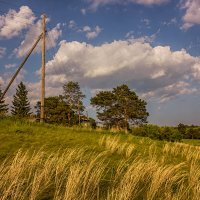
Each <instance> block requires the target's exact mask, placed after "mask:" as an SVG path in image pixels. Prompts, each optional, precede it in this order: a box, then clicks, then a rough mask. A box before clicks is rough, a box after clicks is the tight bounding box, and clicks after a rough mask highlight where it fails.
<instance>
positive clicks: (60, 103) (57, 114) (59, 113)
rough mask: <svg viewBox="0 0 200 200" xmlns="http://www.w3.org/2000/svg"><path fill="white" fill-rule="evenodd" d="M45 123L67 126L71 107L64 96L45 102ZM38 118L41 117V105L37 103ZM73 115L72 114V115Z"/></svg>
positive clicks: (48, 98) (50, 98)
mask: <svg viewBox="0 0 200 200" xmlns="http://www.w3.org/2000/svg"><path fill="white" fill-rule="evenodd" d="M44 105H45V107H44V110H45V121H46V122H47V123H56V124H66V123H67V114H68V113H69V112H70V109H69V106H68V105H67V104H66V102H65V101H64V100H63V97H62V96H53V97H47V98H45V100H44ZM35 109H36V116H37V117H38V118H39V117H40V110H41V103H40V101H38V102H37V104H36V106H35ZM71 115H72V114H71Z"/></svg>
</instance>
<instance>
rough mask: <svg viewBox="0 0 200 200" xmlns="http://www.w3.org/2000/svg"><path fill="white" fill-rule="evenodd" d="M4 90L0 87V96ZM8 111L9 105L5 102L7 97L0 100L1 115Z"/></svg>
mask: <svg viewBox="0 0 200 200" xmlns="http://www.w3.org/2000/svg"><path fill="white" fill-rule="evenodd" d="M2 94H3V93H2V91H1V89H0V97H1V96H2ZM7 112H8V105H7V104H6V103H5V99H4V98H3V99H2V100H0V116H4V115H6V114H7Z"/></svg>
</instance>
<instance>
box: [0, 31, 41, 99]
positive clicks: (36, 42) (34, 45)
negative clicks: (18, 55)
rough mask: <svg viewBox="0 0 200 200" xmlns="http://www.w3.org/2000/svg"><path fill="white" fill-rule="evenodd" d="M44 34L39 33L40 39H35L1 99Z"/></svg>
mask: <svg viewBox="0 0 200 200" xmlns="http://www.w3.org/2000/svg"><path fill="white" fill-rule="evenodd" d="M42 35H43V33H42V34H40V35H39V37H38V39H37V40H36V41H35V43H34V44H33V46H32V48H31V49H30V51H29V52H28V54H27V55H26V57H25V58H24V60H23V61H22V63H21V64H20V66H19V68H18V69H17V71H16V72H15V74H14V75H13V77H12V78H11V80H10V82H9V84H8V86H7V87H6V89H5V91H4V92H3V94H2V95H1V97H0V101H1V100H2V99H3V98H4V96H5V94H6V93H7V91H8V89H9V88H10V86H11V85H12V83H13V81H14V80H15V78H16V77H17V75H18V74H19V72H20V70H21V69H22V67H23V66H24V64H25V63H26V61H27V60H28V58H29V56H30V55H31V53H32V52H33V50H34V49H35V47H36V46H37V44H38V42H39V41H40V39H41V38H42Z"/></svg>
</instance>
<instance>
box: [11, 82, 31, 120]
mask: <svg viewBox="0 0 200 200" xmlns="http://www.w3.org/2000/svg"><path fill="white" fill-rule="evenodd" d="M12 104H13V106H12V110H11V113H12V115H14V116H17V117H28V116H30V114H31V107H30V102H29V100H28V91H27V89H26V86H25V85H24V84H23V82H21V83H20V84H19V85H18V86H17V89H16V94H15V95H14V97H13V102H12Z"/></svg>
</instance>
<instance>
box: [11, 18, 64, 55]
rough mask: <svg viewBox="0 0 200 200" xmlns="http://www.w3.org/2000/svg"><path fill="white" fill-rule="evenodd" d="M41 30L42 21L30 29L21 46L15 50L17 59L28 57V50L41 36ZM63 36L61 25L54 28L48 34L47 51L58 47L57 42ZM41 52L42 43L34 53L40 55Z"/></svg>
mask: <svg viewBox="0 0 200 200" xmlns="http://www.w3.org/2000/svg"><path fill="white" fill-rule="evenodd" d="M48 22H49V19H47V23H48ZM41 30H42V21H41V19H40V20H38V21H37V22H36V23H35V24H33V25H32V26H31V27H30V28H29V30H28V32H27V33H26V35H25V39H24V40H23V41H22V42H21V44H20V46H19V47H18V48H15V49H14V54H16V55H17V57H22V56H24V55H26V54H27V52H28V50H29V49H30V48H31V47H32V45H33V44H34V43H35V41H36V40H37V38H38V36H39V35H40V34H41ZM61 34H62V30H61V25H60V24H57V25H56V26H55V27H54V28H52V29H51V30H49V31H48V32H47V36H46V49H47V50H48V49H50V48H52V47H55V46H56V42H57V40H58V38H59V37H60V36H61ZM40 51H41V42H39V44H38V45H37V47H36V49H35V50H34V52H37V53H38V52H40Z"/></svg>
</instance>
